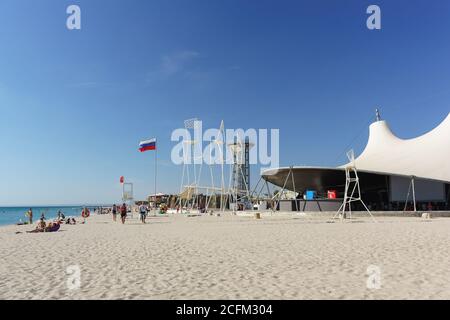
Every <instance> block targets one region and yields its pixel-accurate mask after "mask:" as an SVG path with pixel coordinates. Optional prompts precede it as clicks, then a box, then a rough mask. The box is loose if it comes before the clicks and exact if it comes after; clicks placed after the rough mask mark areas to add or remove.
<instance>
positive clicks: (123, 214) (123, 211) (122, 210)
mask: <svg viewBox="0 0 450 320" xmlns="http://www.w3.org/2000/svg"><path fill="white" fill-rule="evenodd" d="M126 218H127V205H126V204H125V203H123V204H122V206H121V207H120V219H121V220H122V224H125V220H126Z"/></svg>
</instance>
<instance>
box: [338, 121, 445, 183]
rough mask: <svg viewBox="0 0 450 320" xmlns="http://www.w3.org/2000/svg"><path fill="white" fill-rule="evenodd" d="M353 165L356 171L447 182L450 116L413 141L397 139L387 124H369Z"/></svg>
mask: <svg viewBox="0 0 450 320" xmlns="http://www.w3.org/2000/svg"><path fill="white" fill-rule="evenodd" d="M355 165H356V167H357V168H358V170H365V171H372V172H379V173H388V174H393V175H406V176H416V177H419V178H425V179H433V180H441V181H446V182H450V113H449V114H448V116H447V118H446V119H445V120H444V121H443V122H442V123H441V124H440V125H439V126H437V127H436V128H435V129H433V130H432V131H430V132H428V133H426V134H424V135H422V136H420V137H417V138H413V139H401V138H399V137H397V136H396V135H395V134H394V133H393V132H392V131H391V129H390V128H389V125H388V124H387V122H386V121H377V122H374V123H372V124H371V125H370V134H369V141H368V143H367V146H366V148H365V149H364V151H363V152H362V154H361V155H360V156H359V157H358V158H357V159H356V160H355ZM343 167H345V166H343Z"/></svg>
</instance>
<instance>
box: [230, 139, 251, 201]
mask: <svg viewBox="0 0 450 320" xmlns="http://www.w3.org/2000/svg"><path fill="white" fill-rule="evenodd" d="M228 146H229V148H230V149H231V151H232V153H233V164H232V176H231V181H230V182H231V189H232V190H231V193H232V196H233V198H234V199H233V200H234V201H233V202H235V203H236V204H238V203H241V204H242V203H245V202H246V201H245V200H247V202H250V191H249V190H250V149H251V148H252V147H253V146H254V144H253V143H251V142H250V141H249V139H248V138H246V139H245V141H239V140H237V139H235V140H234V142H232V143H230V144H229V145H228Z"/></svg>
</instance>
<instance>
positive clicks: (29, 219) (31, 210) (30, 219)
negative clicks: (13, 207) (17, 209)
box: [26, 208, 33, 224]
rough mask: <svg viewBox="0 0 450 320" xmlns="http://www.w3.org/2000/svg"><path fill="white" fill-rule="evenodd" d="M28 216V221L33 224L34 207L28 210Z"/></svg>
mask: <svg viewBox="0 0 450 320" xmlns="http://www.w3.org/2000/svg"><path fill="white" fill-rule="evenodd" d="M26 216H27V217H28V223H29V224H33V209H31V208H30V210H28V211H27V213H26Z"/></svg>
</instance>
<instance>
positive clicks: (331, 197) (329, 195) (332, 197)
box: [328, 190, 336, 199]
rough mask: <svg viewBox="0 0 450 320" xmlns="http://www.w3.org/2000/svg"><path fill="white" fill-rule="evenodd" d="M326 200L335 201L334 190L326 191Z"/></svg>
mask: <svg viewBox="0 0 450 320" xmlns="http://www.w3.org/2000/svg"><path fill="white" fill-rule="evenodd" d="M328 199H336V190H328Z"/></svg>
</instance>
